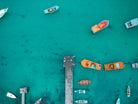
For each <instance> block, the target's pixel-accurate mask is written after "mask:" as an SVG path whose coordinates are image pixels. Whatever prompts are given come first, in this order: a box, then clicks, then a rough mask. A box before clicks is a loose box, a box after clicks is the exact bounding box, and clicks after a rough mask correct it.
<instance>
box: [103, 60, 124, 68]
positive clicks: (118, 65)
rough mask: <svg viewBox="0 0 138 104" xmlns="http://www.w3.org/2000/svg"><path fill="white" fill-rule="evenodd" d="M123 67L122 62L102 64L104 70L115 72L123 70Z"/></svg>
mask: <svg viewBox="0 0 138 104" xmlns="http://www.w3.org/2000/svg"><path fill="white" fill-rule="evenodd" d="M124 67H125V64H124V63H123V62H115V63H109V64H104V68H105V70H117V69H123V68H124Z"/></svg>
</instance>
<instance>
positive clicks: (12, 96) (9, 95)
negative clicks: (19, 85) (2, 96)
mask: <svg viewBox="0 0 138 104" xmlns="http://www.w3.org/2000/svg"><path fill="white" fill-rule="evenodd" d="M6 96H7V97H9V98H13V99H16V98H17V97H16V96H15V95H14V94H12V93H10V92H7V95H6Z"/></svg>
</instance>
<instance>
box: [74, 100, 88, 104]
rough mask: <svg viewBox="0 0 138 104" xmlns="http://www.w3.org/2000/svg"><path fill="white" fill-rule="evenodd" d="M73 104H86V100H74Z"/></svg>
mask: <svg viewBox="0 0 138 104" xmlns="http://www.w3.org/2000/svg"><path fill="white" fill-rule="evenodd" d="M75 103H78V104H87V103H88V100H76V101H75Z"/></svg>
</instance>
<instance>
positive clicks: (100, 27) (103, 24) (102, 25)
mask: <svg viewBox="0 0 138 104" xmlns="http://www.w3.org/2000/svg"><path fill="white" fill-rule="evenodd" d="M108 25H109V20H104V21H102V22H100V23H99V24H98V25H94V26H93V27H91V31H92V32H93V33H96V32H98V31H100V30H103V29H105V28H106V27H107V26H108Z"/></svg>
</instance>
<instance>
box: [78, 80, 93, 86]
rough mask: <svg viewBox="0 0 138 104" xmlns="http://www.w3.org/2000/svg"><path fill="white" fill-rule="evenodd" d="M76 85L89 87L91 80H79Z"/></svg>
mask: <svg viewBox="0 0 138 104" xmlns="http://www.w3.org/2000/svg"><path fill="white" fill-rule="evenodd" d="M78 84H80V85H89V84H91V80H81V81H79V82H78Z"/></svg>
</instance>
